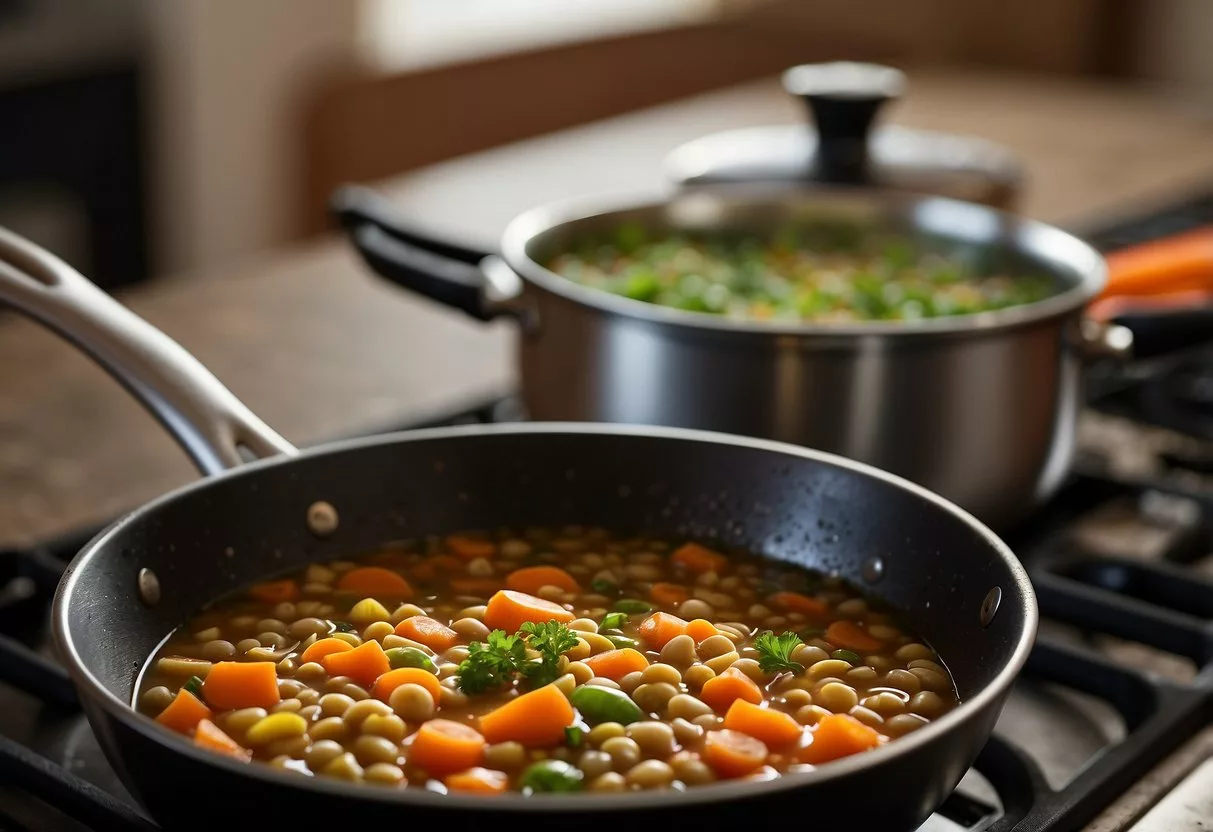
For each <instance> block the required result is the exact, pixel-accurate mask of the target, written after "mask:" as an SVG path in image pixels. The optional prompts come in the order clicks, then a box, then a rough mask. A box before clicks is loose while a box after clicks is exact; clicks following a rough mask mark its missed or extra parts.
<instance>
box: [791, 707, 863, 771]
mask: <svg viewBox="0 0 1213 832" xmlns="http://www.w3.org/2000/svg"><path fill="white" fill-rule="evenodd" d="M810 736H811V737H812V741H811V742H810V743H809V744H808V745H805V746H803V747H802V748H800V749H799V750H798V751H797V752H796V757H797V758H798V759H799V760H801V762H805V763H812V764H813V765H820V764H821V763H828V762H829V761H830V760H837V759H838V758H840V757H847V756H850V755H851V754H858V753H859V752H861V751H868V750H869V749H872V748H876V747H877V746H878V745H880V734H878V733H877V732H876V729H874V728H870V727H869V726H867V725H864V724H863V723H862V722H860V721H859V720H858V719H856V718H855V717H853V716H850V715H849V714H830V715H829V716H823V717H822V718H821V721H820V722H818V723H817V728H816V730H814V731H813V732H812V734H811V735H810Z"/></svg>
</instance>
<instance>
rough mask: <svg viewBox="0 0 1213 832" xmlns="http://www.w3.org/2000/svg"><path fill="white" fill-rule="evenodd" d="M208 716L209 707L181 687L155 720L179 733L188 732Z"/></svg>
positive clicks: (209, 714) (209, 715)
mask: <svg viewBox="0 0 1213 832" xmlns="http://www.w3.org/2000/svg"><path fill="white" fill-rule="evenodd" d="M210 718H211V709H210V708H208V707H207V706H206V705H204V704H203V703H202V700H200V699H199V698H198V697H197V696H194V694H192V693H190V692H189V691H188V690H186V689H185V688H182V689H181V690H179V691H177V698H175V699H174V700H173V701H172V702H170V703H169V706H168V707H167V708H165V709H164V710H163V711H161V712H160V715H159V716H157V717H156V721H157V722H159V723H160V724H161V725H163V726H165V727H166V728H172V729H173V730H174V731H176V732H177V733H179V734H188V733H189V732H190V731H193V730H194V729H195V728H196V727H198V723H199V722H201V721H202V720H204V719H210Z"/></svg>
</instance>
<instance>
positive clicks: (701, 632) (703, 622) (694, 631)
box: [687, 618, 720, 644]
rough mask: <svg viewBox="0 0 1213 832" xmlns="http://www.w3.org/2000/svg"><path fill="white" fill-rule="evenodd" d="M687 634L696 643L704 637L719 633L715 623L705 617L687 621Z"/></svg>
mask: <svg viewBox="0 0 1213 832" xmlns="http://www.w3.org/2000/svg"><path fill="white" fill-rule="evenodd" d="M687 635H688V636H690V637H691V638H693V639H695V643H696V644H698V643H699V642H701V641H703V640H704V639H705V638H711V637H712V636H718V635H720V630H717V629H716V625H715V624H713V623H712V622H711V621H708V620H707V619H706V618H696V619H695V620H694V621H688V622H687Z"/></svg>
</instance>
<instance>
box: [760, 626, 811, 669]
mask: <svg viewBox="0 0 1213 832" xmlns="http://www.w3.org/2000/svg"><path fill="white" fill-rule="evenodd" d="M803 643H804V642H802V641H801V640H800V636H798V635H796V634H795V633H784V634H783V635H781V636H777V635H775V634H774V633H772V632H770V631H767V632H765V633H763V634H762V635H760V636H758V638H756V639H755V640H754V648H755V649H756V650H758V652H759V653H760V654H761V655H760V656H759V658H758V666H759V667H760V668H762V672H763V673H781V672H783V671H788V672H789V673H802V672H804V665H802V664H801V663H800V662H794V661H792V652H793V651H794V650H795V649H796V648H797V647H799V646H800V645H801V644H803Z"/></svg>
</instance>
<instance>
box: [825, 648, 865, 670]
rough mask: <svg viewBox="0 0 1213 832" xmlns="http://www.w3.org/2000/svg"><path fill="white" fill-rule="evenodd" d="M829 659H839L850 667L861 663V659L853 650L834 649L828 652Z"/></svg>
mask: <svg viewBox="0 0 1213 832" xmlns="http://www.w3.org/2000/svg"><path fill="white" fill-rule="evenodd" d="M830 658H831V659H841V660H842V661H844V662H846V663H847V664H849V665H851V666H852V667H856V666H858V665H860V664H862V663H863V659H861V658H860V657H859V654H858V653H856V652H855V651H854V650H842V649H839V650H835V651H834V652H833V653H831V654H830Z"/></svg>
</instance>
